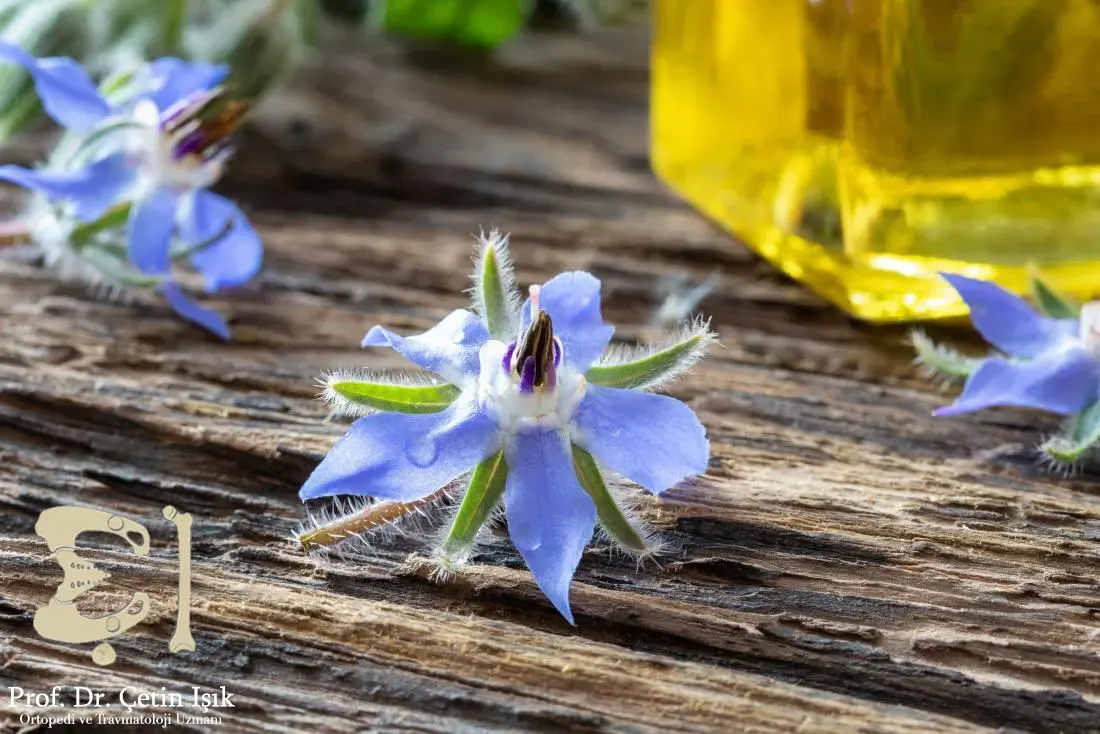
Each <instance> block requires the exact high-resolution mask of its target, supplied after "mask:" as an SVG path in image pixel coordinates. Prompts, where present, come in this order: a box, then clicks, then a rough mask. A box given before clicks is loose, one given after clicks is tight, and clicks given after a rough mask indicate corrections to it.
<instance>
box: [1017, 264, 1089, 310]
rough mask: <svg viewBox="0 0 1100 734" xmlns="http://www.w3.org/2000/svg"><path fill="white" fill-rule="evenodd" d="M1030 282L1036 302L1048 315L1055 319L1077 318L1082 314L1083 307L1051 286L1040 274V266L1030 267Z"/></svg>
mask: <svg viewBox="0 0 1100 734" xmlns="http://www.w3.org/2000/svg"><path fill="white" fill-rule="evenodd" d="M1028 282H1029V285H1030V287H1031V295H1032V297H1033V298H1034V299H1035V303H1036V304H1037V305H1038V306H1039V310H1040V311H1042V312H1043V313H1044V314H1046V315H1047V316H1050V317H1051V318H1054V319H1076V318H1078V317H1079V316H1080V315H1081V307H1080V306H1078V305H1077V304H1076V303H1074V302H1073V301H1071V300H1070V299H1068V298H1066V297H1065V296H1063V295H1062V294H1060V293H1058V291H1056V290H1054V289H1053V288H1051V287H1050V284H1049V283H1047V282H1046V281H1045V280H1043V277H1042V276H1041V275H1040V274H1039V269H1038V268H1036V267H1030V268H1029V269H1028Z"/></svg>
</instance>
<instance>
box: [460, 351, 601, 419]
mask: <svg viewBox="0 0 1100 734" xmlns="http://www.w3.org/2000/svg"><path fill="white" fill-rule="evenodd" d="M507 352H508V347H507V345H505V344H504V343H503V342H499V341H495V340H492V341H489V342H487V343H486V344H485V346H483V347H482V348H481V375H480V378H479V380H478V401H479V402H480V403H481V405H482V406H483V407H484V408H485V409H486V410H487V411H488V413H489V415H490V416H491V417H492V418H493V420H495V421H496V423H497V425H498V426H499V427H500V428H501V430H503V431H504V432H505V433H526V432H532V431H541V430H547V429H550V428H563V427H565V426H567V425H568V424H569V422H570V421H571V420H572V419H573V413H574V412H576V410H577V406H578V405H579V404H580V401H581V398H582V397H584V390H585V387H586V385H587V383H586V382H585V379H584V375H582V374H580V373H579V372H575V371H573V370H571V369H569V367H568V366H567V365H566V364H564V363H563V365H562V367H561V369H560V370H559V371H558V373H557V382H556V384H555V385H554V386H553V387H550V386H543V387H538V388H535V389H534V390H531V391H530V392H526V391H523V390H521V389H520V377H519V376H518V375H517V374H516V373H515V371H514V370H510V369H508V368H507V367H505V365H504V357H505V355H506V354H507Z"/></svg>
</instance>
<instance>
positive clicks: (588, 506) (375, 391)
mask: <svg viewBox="0 0 1100 734" xmlns="http://www.w3.org/2000/svg"><path fill="white" fill-rule="evenodd" d="M479 263H480V264H479V270H478V273H479V275H478V282H477V285H476V287H475V293H476V294H477V298H476V307H477V310H478V312H479V313H477V314H475V313H472V312H470V311H466V310H458V311H454V312H452V313H451V314H450V315H449V316H447V317H446V318H445V319H443V321H441V322H440V323H439V324H437V325H436V326H435V327H433V328H432V329H429V330H428V331H427V332H424V333H423V334H418V335H416V336H409V337H403V336H400V335H398V334H395V333H394V332H392V331H389V330H388V329H385V328H382V327H379V326H376V327H374V328H373V329H371V330H370V331H369V332H368V333H367V335H366V338H365V339H364V340H363V346H366V347H389V348H391V349H394V350H396V351H397V352H398V353H400V354H401V355H402V356H404V357H405V358H406V359H408V360H409V361H410V362H412V363H413V364H415V365H417V366H418V367H420V368H422V369H423V370H426V371H427V372H428V373H431V374H433V375H434V376H435V377H436V379H434V380H430V381H427V382H424V383H421V384H416V383H409V382H408V381H404V382H398V383H393V382H392V381H390V384H383V383H381V382H379V381H371V380H358V381H356V380H350V379H345V378H341V377H339V376H337V377H335V378H332V379H330V380H329V381H328V385H327V387H328V391H329V393H330V397H334V402H336V403H337V404H339V403H341V402H343V403H348V402H349V401H350V402H355V403H358V404H360V405H363V406H367V407H373V408H381V409H384V410H387V411H400V412H380V413H374V414H371V415H367V416H366V417H363V418H360V419H359V420H358V421H356V423H355V424H354V425H353V426H352V428H351V430H350V431H349V432H348V433H347V435H345V436H344V437H343V438H342V439H340V441H339V442H337V444H336V445H335V446H334V447H333V449H332V450H331V451H330V452H329V454H328V455H327V456H326V457H325V459H324V461H323V462H322V463H321V464H320V466H318V467H317V469H316V470H315V471H314V472H313V474H312V475H311V476H310V477H309V480H308V481H307V482H306V484H305V486H303V487H302V490H301V497H302V499H303V500H308V499H314V498H317V497H323V496H326V495H366V496H369V497H373V498H375V499H379V500H390V501H396V502H403V503H408V502H415V501H418V500H421V499H422V498H424V497H426V496H429V495H432V494H433V493H436V492H437V491H438V490H440V489H441V488H443V487H445V486H447V485H449V484H450V483H452V482H454V481H455V480H457V479H459V478H460V477H462V476H463V475H465V474H467V473H469V472H471V471H473V472H474V474H473V477H472V479H471V480H470V483H469V487H468V489H467V491H466V493H465V495H464V497H463V502H462V506H461V507H460V509H459V512H458V514H457V515H456V517H455V520H454V523H453V525H452V528H451V533H450V535H449V537H448V539H447V540H446V541H445V542H444V544H443V552H442V556H443V558H442V559H441V560H442V561H443V564H444V566H447V565H448V563H449V562H451V561H457V562H461V561H462V560H464V558H465V556H466V555H468V551H469V548H470V546H471V545H472V543H473V538H474V536H475V535H476V533H477V531H478V529H479V528H480V527H481V526H482V525H483V524H484V523H485V522H486V521H487V520H488V518H489V517H490V514H491V512H492V510H493V508H494V507H495V506H496V505H497V504H498V502H502V503H503V506H504V513H505V516H506V517H507V522H508V531H509V534H510V535H511V538H512V541H513V542H514V543H515V545H516V547H517V548H518V549H519V551H520V553H521V554H522V555H523V558H524V560H525V561H526V563H527V566H528V568H530V570H531V572H532V573H533V574H534V577H535V580H536V581H537V582H538V584H539V587H540V588H541V589H542V590H543V592H544V593H545V594H546V595H547V597H549V599H550V601H551V602H552V603H553V604H554V606H555V607H556V608H557V609H558V611H559V612H561V614H562V615H563V616H565V618H566V619H568V620H569V621H570V622H572V621H573V616H572V613H571V611H570V608H569V586H570V582H571V580H572V577H573V573H574V571H575V569H576V568H577V564H578V563H579V561H580V558H581V554H582V552H583V550H584V547H585V545H586V544H587V543H588V541H589V539H590V538H591V537H592V532H593V528H594V526H595V524H596V522H597V518H598V519H599V521H600V524H601V526H602V527H603V529H604V530H605V531H606V532H607V533H608V535H610V536H611V537H612V538H613V539H615V540H617V541H619V542H620V543H621V544H622V545H624V546H626V547H627V548H628V549H631V550H633V551H634V552H639V553H640V552H644V542H643V541H642V540H641V539H640V538H639V534H638V533H637V532H636V531H635V530H634V528H633V526H632V524H631V522H630V521H629V520H628V519H627V518H626V517H625V516H624V515H622V514H621V513H620V511H619V509H618V507H617V505H616V503H615V501H614V500H613V499H612V498H611V497H610V495H609V494H608V491H607V488H606V485H605V484H604V482H603V479H602V475H601V473H600V471H599V468H598V467H599V466H602V467H604V468H606V469H608V470H611V471H613V472H615V473H616V474H618V475H621V476H623V477H625V478H627V479H629V480H631V481H632V482H635V483H637V484H639V485H641V486H642V487H644V488H645V489H647V490H649V491H651V492H654V493H660V492H663V491H664V490H666V489H668V488H669V487H672V486H673V485H675V484H677V483H679V482H681V481H683V480H684V479H686V478H688V477H691V476H694V475H697V474H700V473H702V472H704V471H705V470H706V467H707V459H708V451H709V444H708V441H707V437H706V432H705V430H704V429H703V426H702V424H701V423H700V422H699V419H698V418H697V417H696V416H695V414H694V413H693V412H692V410H691V409H690V408H688V407H687V406H686V405H684V404H683V403H681V402H680V401H678V400H675V399H673V398H671V397H667V396H664V395H655V394H650V393H646V392H641V391H640V390H638V389H628V388H642V387H653V386H655V385H657V384H660V383H662V382H664V381H666V380H667V379H669V378H671V377H672V376H674V375H675V374H677V373H679V372H680V371H682V370H683V369H684V368H686V367H687V366H689V365H690V363H691V362H693V361H694V360H696V359H698V358H699V357H700V356H701V353H702V350H703V349H705V348H706V346H707V345H708V344H709V343H710V341H711V340H712V338H713V335H712V334H710V332H709V330H707V329H706V328H705V325H696V327H695V328H693V329H689V330H688V332H686V333H684V334H682V335H680V338H679V339H677V340H675V341H674V343H672V344H671V345H668V346H665V347H662V348H658V349H655V350H649V351H645V352H643V353H635V354H628V355H624V354H622V353H614V352H613V353H611V354H610V356H605V352H606V351H607V349H608V345H609V343H610V341H611V337H612V334H613V332H614V329H613V327H611V326H609V325H608V324H606V323H604V320H603V317H602V315H601V309H600V281H599V280H597V279H596V278H594V277H593V276H592V275H590V274H588V273H585V272H568V273H563V274H561V275H558V276H557V277H555V278H552V279H551V280H549V281H548V282H546V283H545V284H544V285H542V286H540V287H532V289H531V292H530V297H529V298H528V299H527V300H526V302H525V303H523V305H522V307H517V306H518V303H519V299H518V297H517V296H516V295H515V293H514V291H513V280H512V276H511V273H510V269H509V265H508V262H507V253H506V250H505V241H504V240H503V239H502V238H499V237H490V238H489V239H487V240H485V241H483V244H482V252H481V258H480V260H479Z"/></svg>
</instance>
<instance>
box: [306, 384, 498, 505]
mask: <svg viewBox="0 0 1100 734" xmlns="http://www.w3.org/2000/svg"><path fill="white" fill-rule="evenodd" d="M495 433H496V426H495V425H493V423H492V421H490V420H489V419H488V418H487V417H486V416H485V415H484V413H482V412H481V411H480V410H479V409H478V406H477V404H476V402H475V401H472V400H470V399H469V398H459V399H458V400H456V401H455V402H454V403H452V404H451V405H450V406H449V407H448V408H447V409H446V410H443V411H442V412H439V413H428V414H421V415H416V414H409V413H377V414H375V415H368V416H366V417H364V418H360V419H359V420H357V421H356V422H355V423H354V425H352V427H351V430H350V431H348V433H347V434H345V435H344V437H343V438H341V439H340V440H339V441H338V442H337V443H336V445H335V446H333V448H332V450H331V451H330V452H329V453H328V455H327V456H326V457H325V460H324V461H322V462H321V464H320V466H318V467H317V469H315V470H314V472H313V474H311V475H310V477H309V479H308V480H307V481H306V483H305V485H304V486H303V487H302V490H301V492H300V497H301V498H302V499H303V500H307V499H313V498H316V497H324V496H326V495H333V494H354V495H368V496H371V497H376V498H379V499H388V500H397V501H400V502H408V501H411V500H418V499H420V498H422V497H425V496H426V495H428V494H431V493H432V492H434V491H436V490H437V489H440V488H441V487H443V486H445V485H447V484H448V483H450V482H452V481H453V480H455V479H457V478H458V477H460V476H462V475H463V474H465V473H466V472H468V471H470V470H471V469H473V468H474V466H475V465H476V464H477V463H478V462H479V461H481V460H482V459H484V458H485V457H486V456H488V455H489V454H490V453H492V452H493V450H495V449H494V447H493V442H494V436H495Z"/></svg>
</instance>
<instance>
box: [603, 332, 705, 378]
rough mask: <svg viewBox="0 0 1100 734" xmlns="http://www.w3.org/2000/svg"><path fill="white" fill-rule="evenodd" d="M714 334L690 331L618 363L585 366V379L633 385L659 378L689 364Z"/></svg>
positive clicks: (673, 373)
mask: <svg viewBox="0 0 1100 734" xmlns="http://www.w3.org/2000/svg"><path fill="white" fill-rule="evenodd" d="M713 338H714V337H713V336H712V335H711V333H710V332H709V331H705V332H698V333H694V334H692V335H691V336H689V337H688V338H687V339H684V340H683V341H680V342H677V343H676V344H672V345H670V346H668V347H665V348H664V349H660V350H658V351H656V352H652V353H651V354H646V355H644V356H642V357H639V358H638V359H635V360H632V361H630V362H623V363H622V364H604V365H596V366H594V367H589V368H588V371H587V372H586V373H585V374H584V377H585V379H586V380H588V381H589V382H591V383H592V384H594V385H603V386H604V387H621V388H626V389H637V388H642V387H646V386H648V385H652V384H654V383H657V382H662V381H663V380H664V379H665V378H666V377H668V376H674V375H676V374H678V373H680V372H682V371H683V370H684V369H686V368H687V367H689V366H691V365H692V364H693V363H694V362H695V361H696V360H697V359H698V355H699V350H700V349H702V348H703V347H704V346H706V344H707V343H708V342H710V341H711V340H712V339H713Z"/></svg>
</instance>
